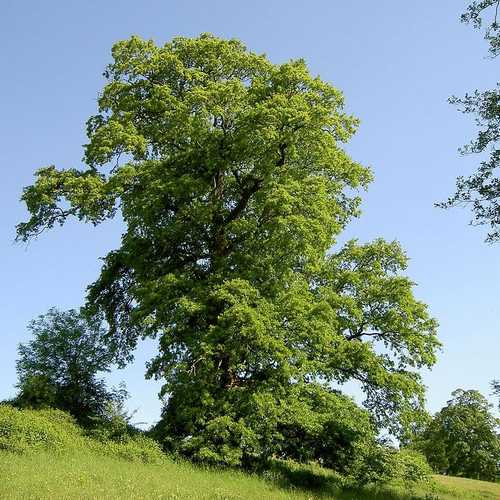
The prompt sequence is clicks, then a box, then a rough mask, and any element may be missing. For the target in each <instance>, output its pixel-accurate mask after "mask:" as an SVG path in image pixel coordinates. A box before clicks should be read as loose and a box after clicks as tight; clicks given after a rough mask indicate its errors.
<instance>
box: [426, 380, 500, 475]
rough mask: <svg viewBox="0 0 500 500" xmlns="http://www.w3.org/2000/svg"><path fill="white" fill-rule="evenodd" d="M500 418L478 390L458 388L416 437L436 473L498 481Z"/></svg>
mask: <svg viewBox="0 0 500 500" xmlns="http://www.w3.org/2000/svg"><path fill="white" fill-rule="evenodd" d="M499 424H500V421H499V420H498V419H497V418H495V417H494V415H493V414H492V412H491V405H490V404H489V403H488V401H487V400H486V399H485V398H484V397H483V396H482V395H481V394H480V393H479V392H478V391H473V390H469V391H464V390H463V389H457V390H456V391H454V392H453V393H452V399H451V400H450V401H448V403H447V405H446V406H445V407H444V408H443V409H442V410H441V411H439V412H438V413H437V414H436V415H435V416H434V418H433V419H432V420H431V422H430V423H429V425H428V426H427V428H426V429H425V430H424V432H423V433H422V434H421V435H420V437H419V438H418V439H417V448H419V449H420V450H421V451H422V452H423V453H424V455H425V456H426V457H427V460H428V462H429V464H430V465H431V466H432V467H433V468H434V470H435V471H436V472H439V473H441V474H449V475H453V476H465V477H469V478H473V479H484V480H488V481H495V480H496V478H497V476H498V474H499V473H500V470H499V465H500V439H499V435H498V426H499Z"/></svg>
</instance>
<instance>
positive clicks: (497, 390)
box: [491, 380, 500, 410]
mask: <svg viewBox="0 0 500 500" xmlns="http://www.w3.org/2000/svg"><path fill="white" fill-rule="evenodd" d="M491 388H492V389H493V395H494V396H496V397H497V398H498V403H497V404H498V409H499V410H500V380H492V382H491Z"/></svg>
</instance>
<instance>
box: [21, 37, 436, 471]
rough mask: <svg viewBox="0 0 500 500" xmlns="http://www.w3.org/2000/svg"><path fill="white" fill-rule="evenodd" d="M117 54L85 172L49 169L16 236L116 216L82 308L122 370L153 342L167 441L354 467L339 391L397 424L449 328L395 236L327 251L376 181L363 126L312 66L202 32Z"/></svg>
mask: <svg viewBox="0 0 500 500" xmlns="http://www.w3.org/2000/svg"><path fill="white" fill-rule="evenodd" d="M112 55H113V61H112V63H111V64H110V65H109V67H108V69H107V71H106V73H105V76H106V78H107V83H106V85H105V87H104V90H103V92H102V93H101V95H100V98H99V101H98V105H99V109H98V113H97V114H96V115H95V116H93V117H91V118H90V119H89V121H88V123H87V132H88V137H89V142H88V144H87V145H86V148H85V163H86V166H85V167H83V168H82V169H80V170H74V169H72V170H58V169H56V168H55V167H53V166H51V167H46V168H43V169H41V170H39V171H38V172H37V179H36V182H35V183H34V184H33V185H32V186H29V187H27V188H25V190H24V193H23V196H22V199H23V200H24V202H25V203H26V206H27V208H28V210H29V212H30V218H29V220H28V221H27V222H24V223H21V224H19V225H18V238H19V239H20V240H28V239H29V238H31V237H33V236H36V235H37V234H39V233H40V232H41V231H43V230H44V229H46V228H50V227H52V226H53V225H54V224H62V223H64V222H65V221H66V220H67V218H69V217H72V216H73V217H76V218H78V219H80V220H82V221H85V222H90V223H92V224H98V223H100V222H102V221H103V220H105V219H107V218H110V217H113V216H114V215H115V213H116V211H117V210H120V211H121V215H122V217H123V220H124V223H125V232H124V234H123V237H122V240H121V245H120V247H119V248H118V249H116V250H114V251H112V252H110V253H109V254H108V255H107V256H106V258H105V259H104V266H103V269H102V271H101V275H100V277H99V278H98V280H97V281H96V282H95V283H94V284H92V285H91V286H90V288H89V293H88V297H87V308H86V311H87V313H88V314H89V315H92V314H97V315H98V316H101V315H103V316H104V317H105V318H106V320H107V322H108V323H109V325H110V329H109V332H108V334H107V335H106V341H107V344H108V346H109V348H110V349H112V350H113V352H114V354H115V356H116V357H117V358H118V359H121V360H125V359H127V358H129V357H130V356H131V353H132V351H133V348H134V347H135V345H136V343H137V341H138V339H140V338H142V337H154V338H157V339H158V340H159V352H158V354H157V356H156V357H155V358H154V359H153V360H152V361H151V363H150V364H149V368H148V376H150V377H156V378H160V379H163V380H164V382H165V385H164V387H163V395H168V402H167V407H166V409H165V412H164V418H163V421H162V422H161V423H160V425H159V426H158V428H157V429H156V430H155V432H156V433H159V434H160V435H161V437H162V440H163V442H164V443H165V445H166V446H167V447H168V448H170V449H175V450H178V451H182V452H183V453H185V454H187V455H188V456H191V457H193V458H196V459H199V460H205V461H208V462H210V463H225V464H230V465H235V464H240V463H242V464H249V463H255V462H264V461H265V460H266V459H267V458H268V457H270V456H272V455H273V454H280V453H281V454H283V455H285V456H291V457H301V459H306V458H308V456H309V455H312V456H314V457H315V458H318V459H319V458H322V459H323V460H332V461H336V460H338V461H339V462H342V461H343V460H344V459H343V458H341V455H342V454H346V453H347V450H349V449H350V447H351V446H355V445H354V444H353V443H355V442H356V441H357V440H358V439H361V437H360V435H359V429H358V428H357V427H356V425H355V423H354V422H353V420H352V418H350V417H349V415H348V412H346V411H345V408H346V407H349V403H347V402H346V401H344V400H342V399H341V398H340V397H339V396H338V395H337V396H336V395H332V392H331V390H330V388H329V386H330V385H331V383H333V382H340V383H343V382H347V381H349V380H356V381H358V382H359V383H360V384H362V385H363V388H364V389H365V392H366V395H367V401H366V405H367V407H368V408H369V409H370V411H371V413H372V415H373V418H374V420H375V421H376V423H377V425H385V426H387V427H390V428H391V429H392V430H393V431H394V432H396V433H400V432H402V431H403V429H404V427H406V426H407V425H408V423H409V422H412V421H413V420H414V419H415V418H416V415H418V413H419V410H420V409H421V406H422V403H423V396H424V387H423V385H422V383H421V380H420V377H419V375H418V369H419V368H420V367H422V366H427V367H429V366H432V365H433V363H434V362H435V351H436V349H437V348H438V346H439V343H438V341H437V340H436V322H435V321H434V320H433V319H432V318H430V317H429V314H428V312H427V309H426V306H425V305H424V304H422V303H421V302H419V301H418V300H416V299H415V298H414V296H413V283H412V282H411V280H409V279H408V278H406V277H405V276H403V272H404V270H405V269H406V263H407V258H406V256H405V254H404V252H403V251H402V249H401V248H400V246H399V245H398V244H397V243H387V242H384V241H382V240H376V241H375V242H373V243H369V244H365V245H360V244H358V243H357V242H355V241H352V242H349V243H348V244H347V245H345V246H344V247H343V248H341V249H338V251H336V252H334V253H328V251H329V250H330V249H331V247H332V245H334V244H335V242H336V240H337V237H338V235H339V234H340V232H341V231H342V230H343V229H344V227H345V226H346V224H347V223H348V222H349V221H350V220H351V219H352V218H353V217H355V216H357V215H358V213H359V201H360V200H359V197H358V196H357V190H359V189H362V188H365V187H366V186H367V184H368V182H369V181H370V180H371V173H370V171H369V169H367V168H365V167H363V166H361V165H359V164H358V163H356V162H355V161H353V160H352V159H351V158H350V157H349V156H348V155H347V154H346V152H345V151H344V150H343V149H342V144H343V143H344V142H346V141H347V140H348V139H349V138H350V137H351V136H352V134H353V133H354V131H355V129H356V127H357V123H358V122H357V120H356V119H355V118H353V117H351V116H349V115H347V114H346V113H345V112H344V110H343V96H342V94H341V92H340V91H339V90H337V89H336V88H335V87H333V86H332V85H330V84H329V83H327V82H324V81H322V80H321V79H320V78H318V77H313V76H312V75H311V74H310V73H309V71H308V68H307V66H306V64H305V63H304V61H302V60H296V61H290V62H287V63H285V64H280V65H275V64H272V63H271V62H270V61H269V60H268V59H267V58H266V57H264V56H261V55H256V54H254V53H251V52H249V51H247V50H246V48H245V47H244V46H243V45H242V44H241V43H240V42H239V41H236V40H221V39H218V38H216V37H214V36H212V35H207V34H205V35H201V36H200V37H198V38H195V39H188V38H183V37H178V38H175V39H173V40H172V41H171V42H169V43H167V44H165V45H164V46H163V47H157V46H156V45H155V44H154V43H153V42H152V41H145V40H142V39H140V38H138V37H132V38H131V39H129V40H124V41H120V42H118V43H116V44H115V45H114V47H113V51H112ZM319 380H321V381H322V384H319V383H318V381H319ZM313 403H314V404H313ZM316 403H318V404H317V405H316ZM351 407H352V405H351ZM315 408H318V410H316V409H315ZM329 408H333V409H334V411H333V417H332V419H329V417H328V416H327V413H328V411H329V410H328V411H327V409H329ZM316 412H317V415H316ZM354 413H355V414H358V413H359V412H358V411H357V410H355V412H354ZM303 415H309V417H310V418H311V422H310V423H308V422H306V421H305V420H304V417H303ZM341 419H345V422H341ZM363 419H365V417H363ZM333 425H336V426H338V429H334V428H333ZM367 432H368V434H370V433H371V432H372V431H371V429H370V428H369V427H368V429H367ZM301 433H304V435H305V437H306V439H307V440H308V441H309V442H310V443H313V442H314V444H313V445H312V447H311V451H310V452H305V451H304V449H301V447H300V444H299V440H300V434H301ZM285 435H287V436H288V437H289V438H290V444H289V446H288V447H287V445H286V441H287V438H285ZM320 439H324V440H325V442H324V445H323V444H320V443H319V441H318V440H320ZM344 440H345V442H344ZM339 443H341V445H340V446H338V448H337V445H338V444H339ZM334 449H335V450H337V449H338V455H336V454H335V453H337V452H335V453H333V454H331V457H330V452H331V451H332V450H334Z"/></svg>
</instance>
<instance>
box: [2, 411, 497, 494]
mask: <svg viewBox="0 0 500 500" xmlns="http://www.w3.org/2000/svg"><path fill="white" fill-rule="evenodd" d="M298 485H300V487H299V486H298ZM0 498H6V499H35V498H36V499H59V498H61V499H62V498H64V499H73V498H85V499H88V498H95V499H108V498H109V499H112V498H126V499H136V498H137V499H139V498H143V499H160V498H163V499H184V498H185V499H219V500H222V499H250V500H251V499H259V500H261V499H268V498H269V499H286V498H290V499H314V498H318V499H320V498H331V499H339V500H343V499H345V500H354V499H360V500H364V499H365V500H370V499H372V500H376V499H379V500H382V499H387V500H403V499H415V500H416V499H422V500H437V499H444V500H446V499H457V498H460V499H494V498H497V499H500V485H498V484H491V483H484V482H481V481H471V480H467V479H459V478H444V477H440V476H437V477H436V478H435V480H434V481H433V482H432V484H423V485H419V486H416V487H414V488H413V489H412V490H410V489H408V488H407V487H405V486H403V485H398V484H392V485H389V486H385V487H381V488H380V489H369V488H366V489H364V490H362V491H345V490H342V488H341V481H340V478H339V477H338V476H336V475H335V474H334V473H332V472H329V471H327V470H325V469H321V468H319V467H307V466H303V467H302V466H298V465H297V466H292V465H291V464H283V463H279V462H277V463H275V466H274V470H273V471H272V472H268V473H266V474H264V475H262V476H257V475H249V474H244V473H241V472H236V471H230V470H225V471H222V470H214V469H207V468H205V469H204V468H201V467H195V466H193V465H191V464H189V463H186V462H176V461H174V460H172V459H170V458H168V457H167V456H166V455H164V454H163V453H162V452H161V450H160V448H159V447H158V445H157V443H155V442H154V441H152V440H150V439H148V438H145V437H144V436H141V435H135V436H130V437H123V438H121V439H120V440H118V441H113V440H109V439H96V438H95V436H94V438H92V437H90V436H88V435H86V434H85V433H84V431H83V430H82V429H81V428H80V427H78V426H77V425H76V424H75V423H74V421H73V420H72V418H71V417H69V416H68V415H66V414H65V413H62V412H60V411H56V410H39V411H33V410H22V411H19V410H15V409H14V408H12V407H9V406H6V405H0Z"/></svg>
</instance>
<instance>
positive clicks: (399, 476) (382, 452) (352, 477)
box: [347, 444, 432, 487]
mask: <svg viewBox="0 0 500 500" xmlns="http://www.w3.org/2000/svg"><path fill="white" fill-rule="evenodd" d="M431 474H432V470H431V468H430V466H429V464H428V463H427V461H426V459H425V457H424V456H423V455H422V454H421V453H419V452H417V451H414V450H408V449H402V450H396V449H395V448H392V447H389V446H386V445H382V444H375V445H371V446H369V447H367V448H366V449H365V450H363V452H362V453H359V455H358V456H357V457H356V459H355V460H354V462H353V464H352V466H351V467H350V470H349V471H348V476H347V482H348V484H350V486H355V487H359V486H363V485H366V484H383V483H387V482H389V481H392V480H399V481H402V482H403V483H405V484H406V485H411V484H413V483H417V482H422V481H427V480H429V478H430V476H431Z"/></svg>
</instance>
